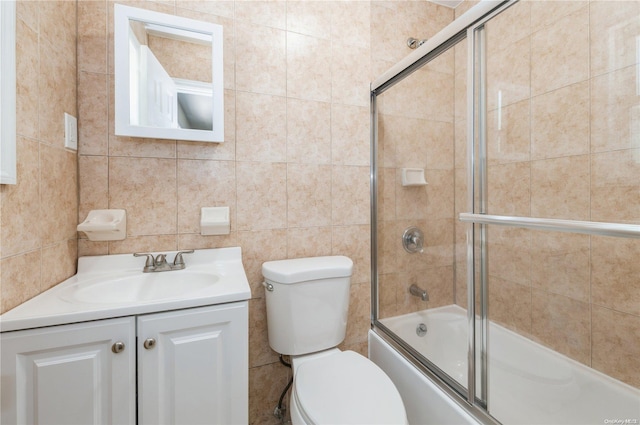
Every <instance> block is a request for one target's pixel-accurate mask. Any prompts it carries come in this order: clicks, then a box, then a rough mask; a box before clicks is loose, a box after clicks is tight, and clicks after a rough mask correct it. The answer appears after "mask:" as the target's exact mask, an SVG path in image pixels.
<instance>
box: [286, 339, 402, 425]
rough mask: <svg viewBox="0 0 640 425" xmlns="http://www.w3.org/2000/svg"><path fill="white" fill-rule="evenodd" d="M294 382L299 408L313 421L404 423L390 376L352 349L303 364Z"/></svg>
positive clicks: (400, 403)
mask: <svg viewBox="0 0 640 425" xmlns="http://www.w3.org/2000/svg"><path fill="white" fill-rule="evenodd" d="M295 382H296V385H295V387H294V388H295V390H296V399H297V401H298V407H299V408H300V410H301V411H302V413H303V414H304V416H306V417H307V418H308V419H310V420H311V421H313V423H315V424H371V425H373V424H406V423H407V419H406V417H407V416H406V412H405V410H404V405H403V404H402V399H401V398H400V394H399V393H398V390H397V389H396V387H395V386H394V385H393V382H391V379H390V378H389V377H388V376H387V375H386V374H385V373H384V372H383V371H382V369H380V368H379V367H378V366H377V365H375V364H374V363H373V362H372V361H370V360H369V359H367V358H366V357H363V356H361V355H360V354H356V353H354V352H353V351H342V352H338V353H336V354H332V355H329V356H326V357H321V358H318V359H316V360H311V361H307V362H305V363H302V364H301V365H300V366H299V368H298V370H297V371H296V375H295Z"/></svg>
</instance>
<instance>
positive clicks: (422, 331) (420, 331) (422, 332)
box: [416, 323, 427, 336]
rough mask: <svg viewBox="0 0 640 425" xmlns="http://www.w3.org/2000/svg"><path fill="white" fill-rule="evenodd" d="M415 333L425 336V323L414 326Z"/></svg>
mask: <svg viewBox="0 0 640 425" xmlns="http://www.w3.org/2000/svg"><path fill="white" fill-rule="evenodd" d="M416 334H417V335H418V336H425V335H426V334H427V325H425V324H424V323H420V324H419V325H418V327H416Z"/></svg>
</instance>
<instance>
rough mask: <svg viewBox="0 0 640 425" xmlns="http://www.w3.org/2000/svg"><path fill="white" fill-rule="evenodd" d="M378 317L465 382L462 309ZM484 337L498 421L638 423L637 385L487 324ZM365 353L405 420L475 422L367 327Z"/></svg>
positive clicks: (491, 399)
mask: <svg viewBox="0 0 640 425" xmlns="http://www.w3.org/2000/svg"><path fill="white" fill-rule="evenodd" d="M381 322H382V323H383V324H384V325H385V326H386V327H388V328H389V329H391V330H392V331H393V332H394V333H395V334H397V335H398V336H400V337H401V338H402V339H403V340H405V341H406V342H408V343H409V344H410V345H411V346H412V347H413V348H414V349H416V350H417V351H419V352H420V353H422V354H423V355H424V356H425V357H426V358H428V359H430V360H431V361H432V362H433V363H435V364H436V365H437V366H438V367H440V368H441V369H442V370H443V371H445V372H446V373H447V374H449V376H451V377H452V378H454V379H455V380H457V381H458V382H460V383H462V384H463V385H464V386H465V387H466V380H467V331H466V328H467V323H468V322H467V312H466V310H464V309H462V308H460V307H459V306H456V305H450V306H445V307H440V308H436V309H432V310H425V311H421V312H417V313H410V314H407V315H403V316H398V317H393V318H388V319H382V320H381ZM421 323H424V324H425V325H426V327H427V333H426V334H425V335H424V336H419V335H417V333H416V328H417V326H418V325H419V324H421ZM489 338H490V340H489V344H490V347H489V350H490V357H489V413H490V414H491V415H492V416H493V417H494V418H496V419H498V420H499V421H500V422H502V423H504V424H509V425H510V424H536V425H537V424H550V425H551V424H553V425H557V424H580V425H584V424H599V425H603V424H636V425H639V424H640V390H638V389H636V388H634V387H631V386H629V385H626V384H624V383H622V382H620V381H617V380H615V379H613V378H611V377H609V376H607V375H604V374H602V373H600V372H598V371H596V370H594V369H591V368H589V367H587V366H585V365H583V364H581V363H578V362H576V361H574V360H571V359H569V358H567V357H565V356H563V355H561V354H559V353H557V352H555V351H553V350H550V349H548V348H546V347H544V346H542V345H540V344H537V343H535V342H534V341H531V340H529V339H527V338H524V337H522V336H520V335H518V334H516V333H514V332H512V331H510V330H508V329H506V328H504V327H502V326H499V325H496V324H494V323H491V324H490V330H489ZM369 355H370V358H371V359H372V360H373V361H374V362H375V363H376V364H378V365H379V366H380V367H381V368H382V369H383V370H384V371H385V372H387V374H388V375H389V376H390V377H391V379H392V380H393V381H394V383H396V386H397V387H398V390H399V391H400V394H401V395H402V397H403V400H404V402H405V405H406V408H407V416H408V417H409V423H412V424H425V425H427V424H445V423H452V424H458V423H475V422H477V421H476V420H474V418H473V415H472V414H470V413H469V411H468V410H467V409H465V408H464V403H462V404H460V402H454V401H453V400H452V399H451V397H449V396H448V395H446V394H445V393H443V392H442V391H441V390H440V389H439V387H438V386H437V385H436V384H435V383H434V382H433V381H432V380H430V379H428V378H427V377H426V376H425V375H423V374H422V373H421V372H420V371H419V370H418V369H417V368H415V367H414V366H413V365H412V364H411V363H409V362H408V361H406V359H404V358H403V357H402V356H400V355H398V354H397V352H396V350H395V349H394V348H393V347H391V346H390V345H389V344H387V343H386V342H385V340H384V339H382V338H380V337H379V336H378V335H377V334H376V333H375V332H374V331H371V332H370V335H369Z"/></svg>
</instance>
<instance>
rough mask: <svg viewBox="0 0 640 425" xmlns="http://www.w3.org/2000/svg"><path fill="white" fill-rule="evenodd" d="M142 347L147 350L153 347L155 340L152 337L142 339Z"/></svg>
mask: <svg viewBox="0 0 640 425" xmlns="http://www.w3.org/2000/svg"><path fill="white" fill-rule="evenodd" d="M142 345H144V348H146V349H147V350H151V349H152V348H153V347H155V346H156V340H155V339H154V338H147V339H145V340H144V344H142Z"/></svg>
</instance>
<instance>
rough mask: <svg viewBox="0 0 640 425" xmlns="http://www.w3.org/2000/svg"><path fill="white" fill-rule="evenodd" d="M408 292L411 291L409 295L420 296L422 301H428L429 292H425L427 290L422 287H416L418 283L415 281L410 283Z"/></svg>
mask: <svg viewBox="0 0 640 425" xmlns="http://www.w3.org/2000/svg"><path fill="white" fill-rule="evenodd" d="M409 292H410V293H411V295H415V296H416V297H420V299H421V300H422V301H429V294H428V293H427V291H426V290H424V289H422V288H418V285H416V284H415V283H414V284H413V285H411V287H410V288H409Z"/></svg>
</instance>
